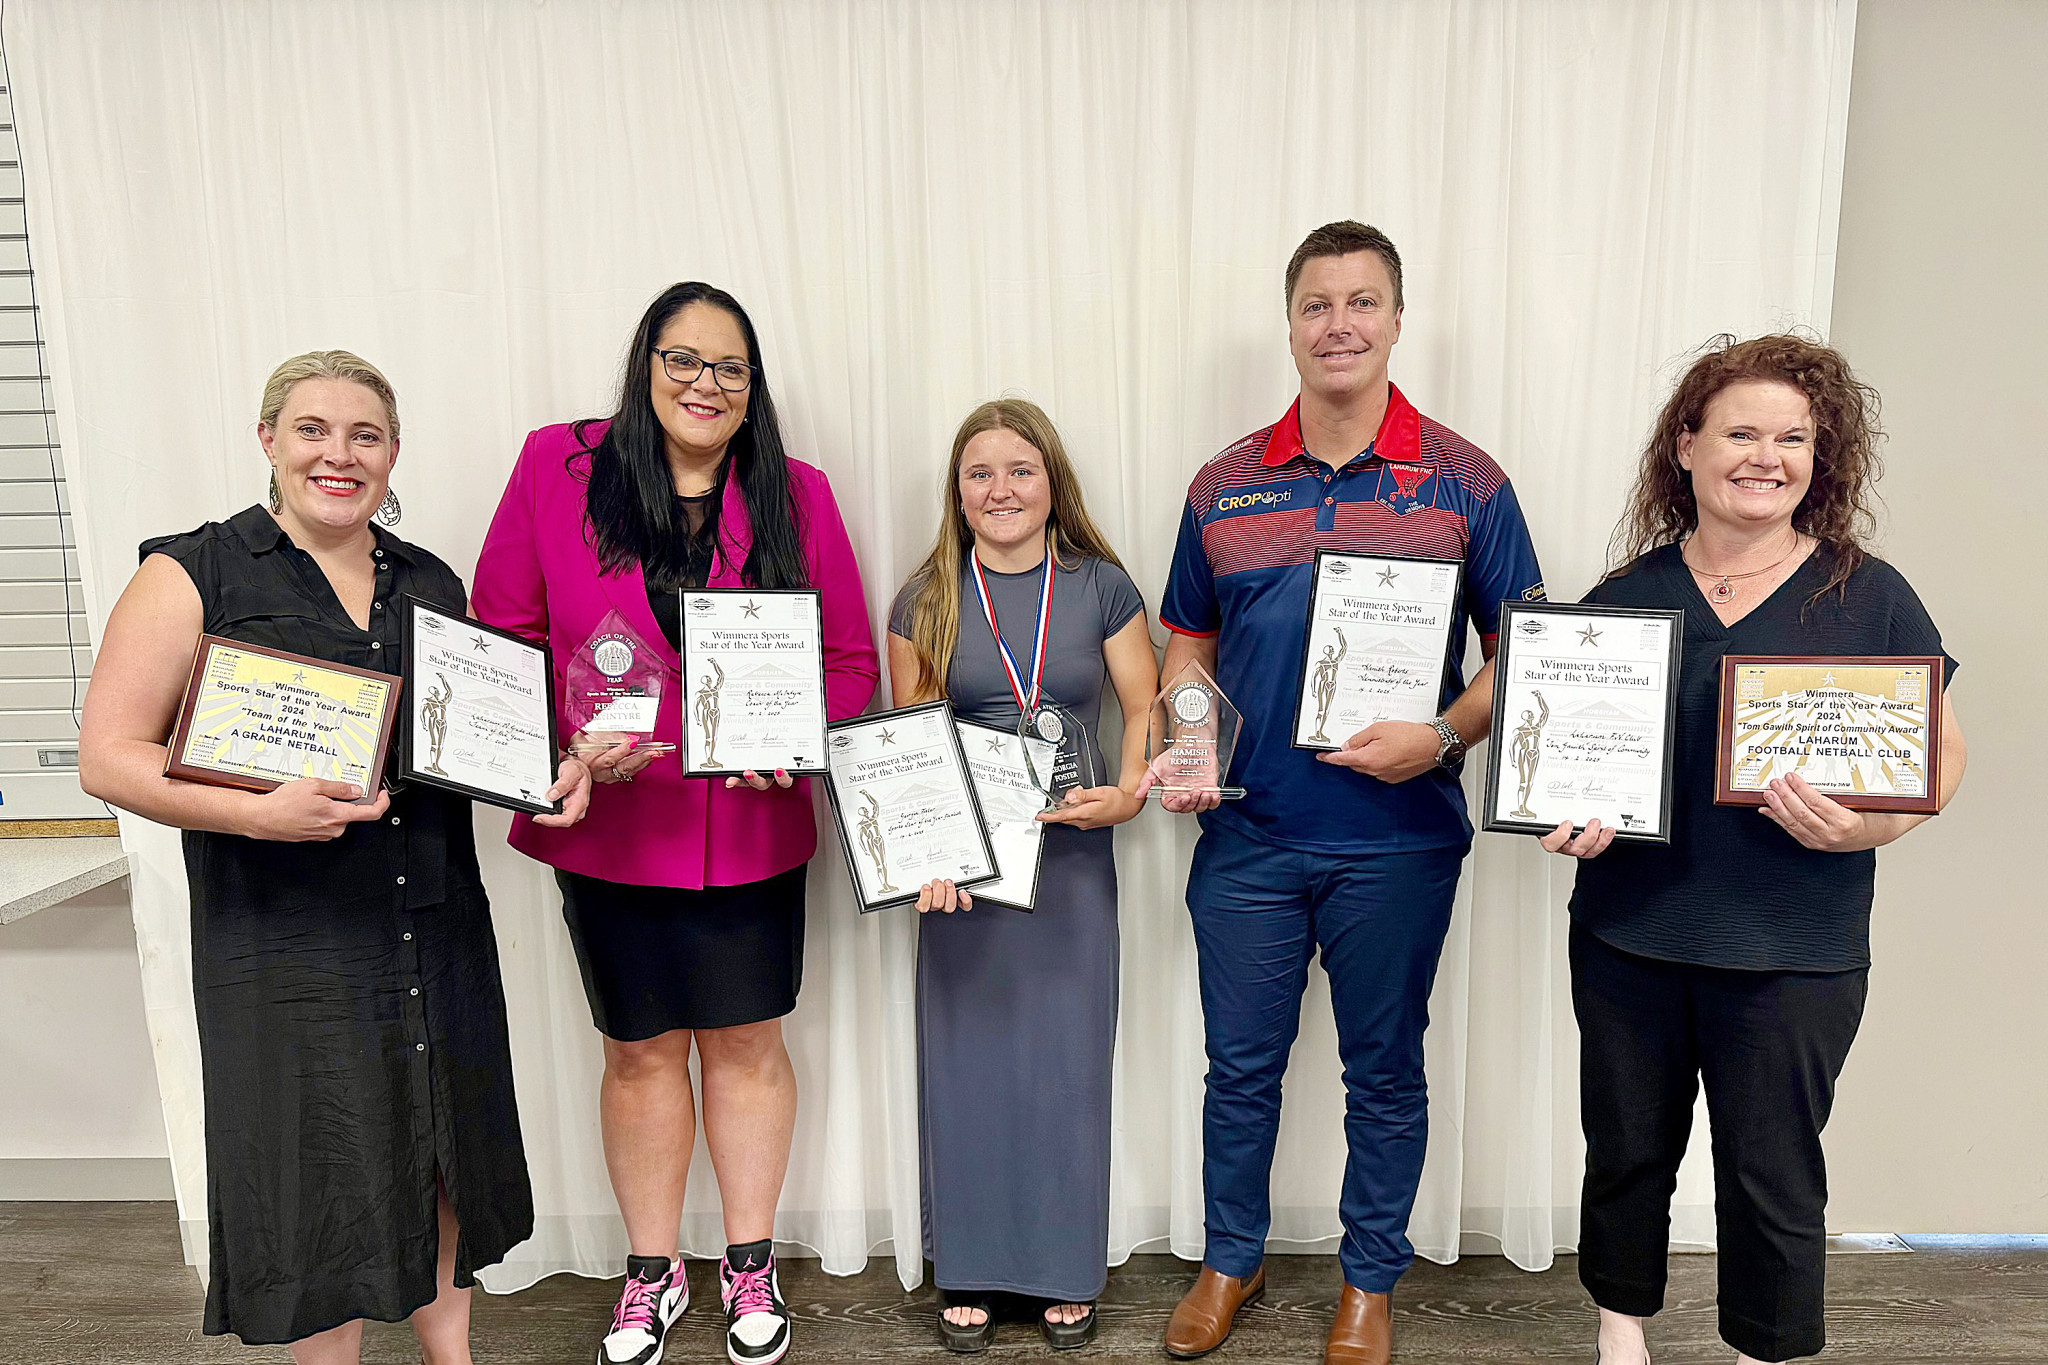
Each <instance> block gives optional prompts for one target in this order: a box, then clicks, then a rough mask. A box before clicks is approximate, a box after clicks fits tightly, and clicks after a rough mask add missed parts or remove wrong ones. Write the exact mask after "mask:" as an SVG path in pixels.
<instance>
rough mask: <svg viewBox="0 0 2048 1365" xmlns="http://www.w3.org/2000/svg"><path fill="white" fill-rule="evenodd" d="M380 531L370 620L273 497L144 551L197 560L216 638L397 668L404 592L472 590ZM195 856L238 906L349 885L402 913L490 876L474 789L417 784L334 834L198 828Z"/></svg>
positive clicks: (190, 570) (464, 599)
mask: <svg viewBox="0 0 2048 1365" xmlns="http://www.w3.org/2000/svg"><path fill="white" fill-rule="evenodd" d="M371 529H372V530H373V531H374V532H375V534H376V538H377V547H376V549H375V550H374V551H373V554H374V556H375V558H376V562H377V587H376V592H375V595H374V597H373V599H372V601H371V604H370V627H369V629H368V630H360V629H358V628H357V627H356V624H355V622H353V621H351V620H350V619H349V615H348V612H347V611H346V610H344V609H343V607H342V605H341V601H340V599H339V598H337V597H336V596H335V595H334V589H333V587H332V586H331V585H330V584H329V583H328V581H327V575H326V574H324V573H322V572H321V570H320V566H319V565H318V564H317V563H315V562H314V560H313V557H312V556H311V555H309V554H307V553H306V552H305V551H304V550H301V549H300V548H298V547H297V546H296V545H294V544H292V542H291V538H290V537H289V536H287V535H286V534H285V533H284V530H283V528H281V527H280V526H279V525H278V524H277V521H276V520H275V519H274V518H273V517H272V516H271V515H270V514H269V513H268V512H266V511H264V510H263V509H262V508H261V507H251V508H248V509H247V510H246V511H243V512H240V513H238V514H236V515H235V516H234V517H233V518H232V519H230V520H228V521H225V522H209V523H207V524H206V525H205V526H202V527H200V528H199V529H198V530H196V531H191V532H188V533H186V534H184V535H179V536H160V537H158V538H156V539H154V540H148V541H144V542H143V544H142V556H143V557H144V558H147V557H148V556H150V555H152V554H165V555H169V556H170V557H171V558H172V559H175V560H177V561H178V563H179V564H181V565H183V566H184V569H185V572H186V573H187V574H188V575H189V576H190V577H191V579H192V582H193V585H194V586H195V587H197V588H198V590H199V598H200V601H201V602H202V603H204V604H205V612H206V615H205V625H204V629H205V632H206V633H207V634H209V635H219V636H222V637H224V638H226V639H230V640H241V641H243V642H245V643H248V644H252V645H264V646H266V647H268V648H271V649H283V650H289V651H291V652H292V653H294V654H304V655H306V656H307V657H309V658H314V659H325V660H328V661H329V662H332V663H341V664H353V665H355V666H356V667H358V668H371V669H375V670H377V671H378V672H380V673H397V672H399V671H400V668H401V665H400V659H401V657H402V654H403V651H404V649H405V625H404V619H403V618H404V613H403V612H402V611H401V610H400V608H399V600H400V598H401V597H402V596H403V595H404V594H406V593H411V594H413V595H414V596H416V597H421V598H424V599H426V600H427V601H429V602H431V603H433V604H434V605H435V606H437V607H439V608H441V609H442V610H443V611H447V612H451V613H453V614H455V615H457V616H460V615H463V614H464V613H465V612H466V611H467V610H468V600H469V599H468V596H467V594H466V593H465V592H464V590H463V586H462V579H461V578H459V577H458V576H457V575H456V573H455V571H454V570H453V569H451V568H449V567H448V566H447V565H446V564H444V563H442V562H441V561H440V560H439V559H437V558H435V557H434V556H433V555H431V554H429V553H427V552H426V551H425V550H422V549H420V548H419V547H417V546H414V545H408V544H407V543H406V542H404V541H402V540H400V539H399V538H398V537H397V536H394V535H392V534H390V533H389V532H387V531H385V530H384V529H383V528H382V527H372V528H371ZM389 766H390V765H389V764H388V763H387V764H386V767H387V769H388V768H389ZM185 860H186V864H187V867H188V869H189V870H190V872H191V874H192V876H193V877H194V878H195V880H203V881H204V882H205V883H206V884H207V886H208V887H209V888H210V889H211V890H212V893H213V895H214V896H215V897H216V898H217V899H218V900H220V901H222V902H225V903H228V904H243V903H258V902H261V903H268V904H277V903H280V902H283V903H285V904H294V905H296V904H311V903H317V904H322V905H331V904H333V902H334V899H335V895H336V892H337V890H338V889H340V888H343V887H347V888H350V889H351V890H353V891H354V892H355V893H356V894H357V895H361V896H365V897H369V896H376V897H380V898H388V899H389V901H390V902H391V904H392V906H393V908H396V909H403V910H419V909H424V908H426V907H428V906H433V905H438V904H440V903H441V902H442V901H443V900H445V899H447V897H448V896H449V894H450V891H451V885H450V882H451V879H454V880H455V881H457V882H459V883H461V884H462V886H463V887H465V888H469V887H474V888H477V889H479V890H480V889H481V887H482V884H483V883H482V879H481V877H480V876H479V875H478V872H477V864H476V845H475V840H474V837H473V834H472V832H471V824H470V803H469V800H468V798H467V797H458V796H453V795H450V794H447V793H443V792H440V791H436V790H434V789H432V788H426V787H416V786H415V787H404V788H400V789H399V790H396V791H394V792H393V793H392V798H391V809H390V810H389V811H388V812H387V813H386V815H385V818H384V819H382V820H376V821H363V822H361V823H358V824H353V825H350V826H349V827H348V829H347V831H346V832H345V833H343V834H342V835H341V837H339V838H337V839H333V840H329V841H326V842H312V843H277V842H272V841H268V840H260V839H245V838H242V837H241V836H239V835H234V834H214V833H209V832H206V831H200V830H188V831H186V833H185ZM372 869H375V871H374V873H372V871H371V870H372Z"/></svg>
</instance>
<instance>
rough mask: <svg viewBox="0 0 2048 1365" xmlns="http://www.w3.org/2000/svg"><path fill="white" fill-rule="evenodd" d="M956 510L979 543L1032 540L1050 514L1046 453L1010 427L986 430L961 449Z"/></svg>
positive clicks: (1008, 543) (1010, 543) (1008, 545)
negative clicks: (1009, 429) (958, 505)
mask: <svg viewBox="0 0 2048 1365" xmlns="http://www.w3.org/2000/svg"><path fill="white" fill-rule="evenodd" d="M955 486H956V487H957V488H958V489H959V492H960V511H961V513H962V515H964V516H965V517H966V518H967V528H968V529H969V530H971V531H973V532H974V538H975V541H976V543H977V544H987V545H991V546H999V547H1001V548H1003V549H1010V548H1013V547H1016V546H1019V545H1024V544H1027V543H1031V542H1035V541H1036V540H1037V538H1038V536H1039V534H1040V533H1041V532H1043V531H1044V529H1045V521H1046V518H1047V517H1048V516H1050V515H1051V514H1052V480H1051V479H1049V478H1047V477H1046V473H1045V456H1043V455H1041V454H1039V452H1038V447H1036V446H1034V445H1032V444H1031V442H1029V441H1027V440H1025V439H1024V438H1023V437H1022V436H1019V435H1018V434H1017V433H1016V432H1014V431H1006V430H1003V429H1000V428H998V429H997V430H994V431H984V432H982V433H980V434H979V435H977V436H976V437H974V438H973V439H972V440H970V441H969V442H968V443H967V448H966V449H965V450H962V451H961V452H960V475H959V479H958V482H957V483H956V485H955Z"/></svg>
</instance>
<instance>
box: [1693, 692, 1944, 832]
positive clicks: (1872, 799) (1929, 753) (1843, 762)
mask: <svg viewBox="0 0 2048 1365" xmlns="http://www.w3.org/2000/svg"><path fill="white" fill-rule="evenodd" d="M1719 740H1720V742H1719V744H1718V746H1717V759H1716V763H1715V769H1716V772H1715V786H1714V801H1715V803H1716V804H1717V805H1724V806H1761V805H1763V804H1765V798H1764V792H1765V789H1766V788H1768V787H1769V786H1770V783H1771V780H1772V779H1773V778H1779V777H1787V776H1790V775H1792V774H1795V773H1796V774H1798V775H1799V776H1800V777H1801V778H1803V779H1804V780H1805V781H1806V782H1807V783H1808V784H1809V785H1810V786H1812V787H1813V788H1814V789H1815V790H1817V791H1819V792H1821V793H1822V794H1823V795H1825V796H1827V797H1829V798H1830V799H1831V800H1833V801H1834V802H1835V803H1836V804H1837V805H1840V806H1842V807H1844V808H1846V809H1848V810H1853V811H1895V812H1901V813H1905V814H1913V815H1933V814H1936V813H1937V812H1939V811H1940V809H1941V793H1940V780H1939V774H1940V771H1941V660H1940V659H1939V658H1937V657H1933V656H1918V655H1913V656H1897V657H1843V656H1838V655H1829V656H1820V655H1811V656H1783V657H1772V656H1766V655H1754V654H1731V655H1728V656H1727V657H1725V658H1723V659H1722V660H1721V711H1720V733H1719Z"/></svg>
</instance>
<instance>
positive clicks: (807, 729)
mask: <svg viewBox="0 0 2048 1365" xmlns="http://www.w3.org/2000/svg"><path fill="white" fill-rule="evenodd" d="M682 656H683V688H684V693H683V771H684V772H685V773H686V774H687V775H689V776H691V777H729V776H731V775H733V774H734V773H741V772H756V773H772V772H774V771H775V770H776V769H777V768H780V769H782V770H783V771H784V772H786V773H789V774H791V775H792V776H796V775H801V774H807V773H808V774H820V773H823V772H824V771H825V649H824V636H823V634H822V630H821V626H820V621H819V597H818V594H817V593H816V592H815V591H811V590H804V591H796V592H764V591H762V590H760V589H758V588H694V589H687V590H685V591H684V593H683V594H682Z"/></svg>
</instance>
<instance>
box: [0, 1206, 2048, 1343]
mask: <svg viewBox="0 0 2048 1365" xmlns="http://www.w3.org/2000/svg"><path fill="white" fill-rule="evenodd" d="M1193 1269H1194V1268H1193V1267H1192V1266H1190V1265H1189V1264H1188V1263H1186V1262H1184V1261H1180V1260H1177V1259H1175V1258H1174V1257H1171V1256H1137V1257H1133V1258H1132V1259H1131V1260H1130V1262H1129V1263H1128V1264H1126V1265H1124V1266H1121V1267H1119V1268H1118V1269H1116V1270H1114V1271H1112V1272H1110V1279H1109V1291H1108V1293H1107V1294H1106V1295H1105V1296H1104V1298H1103V1303H1102V1309H1101V1312H1102V1335H1101V1337H1100V1338H1099V1339H1098V1340H1097V1342H1096V1344H1095V1345H1094V1346H1093V1347H1091V1348H1090V1349H1088V1350H1086V1351H1082V1352H1075V1353H1073V1354H1072V1356H1071V1357H1070V1358H1071V1359H1073V1360H1076V1361H1083V1360H1085V1361H1090V1362H1123V1361H1145V1362H1147V1363H1148V1365H1158V1362H1162V1361H1164V1360H1165V1359H1166V1357H1165V1355H1164V1354H1163V1353H1162V1352H1161V1351H1160V1349H1159V1337H1160V1333H1161V1332H1162V1331H1163V1330H1164V1329H1165V1326H1166V1319H1167V1316H1168V1314H1170V1313H1171V1312H1172V1311H1173V1305H1174V1303H1175V1302H1176V1300H1177V1299H1178V1298H1179V1296H1180V1294H1181V1291H1182V1290H1183V1289H1184V1288H1185V1287H1186V1286H1187V1284H1188V1282H1189V1280H1190V1278H1191V1277H1192V1274H1193ZM1267 1276H1268V1283H1269V1285H1270V1289H1269V1291H1268V1293H1267V1296H1266V1299H1265V1302H1264V1303H1263V1304H1261V1305H1260V1306H1258V1307H1256V1308H1253V1309H1251V1310H1249V1311H1247V1312H1246V1314H1245V1315H1244V1317H1243V1318H1242V1319H1240V1321H1239V1326H1238V1329H1237V1332H1236V1333H1235V1335H1233V1336H1232V1337H1231V1339H1230V1341H1229V1342H1228V1343H1227V1344H1226V1345H1225V1346H1224V1348H1223V1349H1222V1350H1220V1351H1218V1352H1217V1353H1216V1354H1215V1355H1214V1356H1212V1357H1210V1359H1211V1360H1213V1361H1215V1362H1217V1365H1242V1363H1244V1362H1254V1361H1256V1362H1265V1361H1310V1362H1313V1361H1317V1360H1320V1358H1321V1356H1320V1352H1321V1350H1322V1338H1323V1332H1324V1330H1325V1329H1326V1327H1327V1326H1328V1323H1329V1317H1330V1312H1331V1309H1332V1307H1333V1305H1334V1303H1335V1298H1336V1293H1337V1290H1338V1276H1337V1267H1336V1263H1335V1261H1334V1260H1333V1259H1332V1258H1329V1257H1321V1256H1276V1257H1274V1258H1273V1259H1272V1260H1271V1261H1269V1262H1268V1263H1267ZM1828 1276H1829V1286H1828V1287H1829V1304H1828V1331H1829V1336H1830V1338H1831V1344H1830V1346H1829V1349H1828V1352H1827V1355H1826V1356H1825V1357H1823V1359H1827V1360H1841V1361H1882V1362H1886V1365H1914V1363H1915V1362H1929V1363H1930V1365H1932V1362H1955V1361H1973V1362H1979V1365H2043V1362H2048V1250H2021V1251H1958V1250H1940V1251H1921V1252H1915V1253H1913V1254H1911V1255H1860V1256H1835V1257H1831V1258H1830V1259H1829V1262H1828ZM690 1279H691V1284H692V1289H693V1292H694V1294H695V1306H694V1307H693V1308H692V1309H691V1311H690V1312H689V1314H687V1315H686V1316H685V1317H684V1319H683V1320H682V1324H681V1325H680V1328H679V1333H678V1335H676V1336H674V1337H672V1338H671V1339H670V1340H671V1343H672V1345H671V1347H670V1350H669V1352H668V1355H667V1357H666V1359H667V1361H668V1362H671V1363H673V1365H689V1362H698V1361H701V1362H705V1363H706V1365H712V1362H718V1361H722V1360H723V1358H724V1352H723V1349H722V1345H723V1343H722V1342H721V1341H720V1337H719V1331H718V1325H719V1324H718V1318H717V1314H716V1312H715V1306H716V1304H717V1295H716V1291H715V1286H714V1283H713V1274H712V1268H711V1266H710V1264H709V1263H708V1262H707V1263H694V1264H693V1265H692V1267H691V1274H690ZM617 1285H618V1282H617V1281H598V1280H583V1279H578V1278H576V1277H574V1276H569V1275H558V1276H555V1277H554V1278H553V1279H550V1280H547V1281H545V1282H543V1283H541V1284H539V1285H536V1286H535V1287H534V1288H532V1289H529V1290H527V1291H526V1292H525V1293H522V1294H514V1295H510V1296H507V1297H503V1298H500V1297H495V1296H491V1295H482V1294H480V1295H478V1296H477V1300H476V1328H475V1352H476V1359H477V1361H478V1363H479V1365H580V1363H581V1362H584V1361H588V1360H589V1359H590V1358H591V1353H592V1350H593V1348H594V1346H595V1344H596V1340H595V1338H596V1334H597V1332H598V1331H599V1330H601V1328H602V1325H603V1324H604V1322H605V1321H606V1320H607V1317H608V1314H609V1311H610V1307H611V1302H612V1298H613V1296H614V1295H615V1294H616V1293H617ZM1713 1288H1714V1259H1713V1258H1712V1257H1711V1256H1680V1257H1676V1258H1674V1259H1673V1263H1672V1285H1671V1295H1670V1301H1669V1306H1668V1307H1667V1308H1666V1310H1665V1311H1664V1313H1663V1315H1662V1316H1660V1317H1658V1318H1657V1319H1656V1320H1655V1322H1653V1323H1652V1324H1651V1336H1650V1345H1651V1351H1652V1354H1653V1356H1654V1357H1655V1359H1656V1360H1657V1361H1658V1362H1659V1365H1697V1363H1699V1362H1708V1361H1713V1362H1726V1361H1730V1360H1732V1359H1733V1358H1734V1353H1733V1352H1732V1351H1730V1350H1729V1349H1728V1348H1727V1347H1725V1346H1723V1345H1722V1344H1721V1343H1720V1342H1719V1340H1718V1339H1717V1338H1716V1336H1715V1332H1714V1307H1713ZM783 1292H784V1295H785V1296H786V1297H787V1298H788V1300H789V1302H790V1305H791V1307H792V1308H793V1309H794V1310H795V1313H796V1318H797V1322H796V1347H795V1350H794V1351H793V1352H792V1354H791V1356H790V1359H791V1360H792V1361H797V1362H802V1363H803V1365H837V1363H838V1362H851V1361H910V1362H938V1361H943V1360H947V1359H950V1358H951V1357H949V1356H948V1354H947V1353H946V1351H945V1350H944V1349H943V1348H941V1347H940V1346H939V1345H938V1344H937V1341H936V1339H935V1337H934V1333H933V1330H932V1326H931V1321H932V1307H931V1300H930V1291H929V1289H924V1290H920V1291H919V1292H918V1293H917V1294H915V1295H908V1296H907V1295H905V1294H904V1293H903V1291H902V1289H901V1287H900V1286H899V1285H898V1284H897V1283H896V1275H895V1267H894V1265H893V1264H892V1263H890V1262H888V1261H886V1260H878V1261H875V1262H872V1263H871V1264H870V1265H869V1268H868V1269H867V1271H866V1272H865V1273H863V1274H861V1275H857V1276H854V1277H851V1278H835V1277H833V1276H829V1275H825V1274H823V1273H822V1272H820V1271H819V1269H818V1263H817V1262H816V1261H811V1260H794V1259H792V1260H788V1261H785V1262H784V1263H783ZM200 1302H201V1295H200V1290H199V1284H198V1281H197V1279H196V1278H195V1277H194V1275H193V1273H192V1271H191V1270H190V1269H188V1268H187V1267H186V1266H184V1265H183V1264H182V1263H181V1261H180V1254H179V1249H178V1232H177V1223H176V1216H175V1213H174V1211H173V1208H172V1206H171V1205H169V1204H0V1365H129V1363H130V1362H137V1363H141V1362H151V1363H153V1362H158V1361H167V1362H185V1361H194V1362H205V1361H238V1362H250V1363H251V1365H255V1363H256V1362H283V1361H289V1359H290V1355H289V1353H288V1352H286V1351H285V1350H283V1349H282V1348H278V1347H264V1348H248V1347H243V1346H240V1345H237V1344H236V1343H235V1342H233V1341H232V1340H231V1339H223V1338H216V1337H205V1336H202V1335H200V1332H199V1318H200ZM1394 1302H1395V1316H1396V1322H1395V1332H1396V1346H1397V1352H1396V1358H1397V1359H1398V1360H1399V1361H1401V1362H1403V1365H1429V1363H1430V1362H1452V1361H1456V1362H1477V1361H1486V1362H1520V1361H1573V1362H1580V1363H1581V1365H1590V1362H1591V1361H1592V1359H1593V1349H1592V1342H1593V1326H1594V1317H1593V1310H1592V1307H1591V1305H1589V1304H1588V1303H1587V1301H1586V1297H1585V1294H1584V1293H1583V1292H1582V1291H1581V1290H1580V1288H1579V1283H1578V1278H1577V1275H1576V1273H1575V1270H1574V1267H1573V1262H1572V1261H1571V1259H1570V1258H1569V1257H1566V1258H1563V1259H1561V1260H1560V1261H1559V1262H1558V1264H1557V1266H1556V1268H1554V1269H1552V1270H1550V1271H1548V1272H1547V1273H1544V1274H1541V1275H1531V1274H1528V1273H1526V1272H1523V1271H1520V1270H1517V1269H1515V1268H1514V1267H1513V1266H1511V1265H1510V1264H1508V1262H1507V1261H1505V1260H1503V1259H1501V1258H1500V1257H1497V1256H1473V1257H1467V1258H1466V1259H1464V1260H1463V1261H1460V1262H1459V1263H1458V1264H1457V1265H1454V1266H1436V1265H1430V1264H1428V1263H1426V1262H1418V1263H1417V1264H1416V1267H1415V1269H1414V1270H1413V1271H1412V1272H1410V1274H1409V1275H1408V1277H1407V1278H1406V1279H1405V1280H1403V1281H1402V1284H1401V1287H1400V1289H1398V1290H1397V1291H1396V1292H1395V1299H1394ZM1050 1356H1051V1352H1049V1351H1048V1350H1047V1349H1046V1348H1045V1346H1044V1344H1043V1343H1042V1342H1041V1341H1040V1340H1039V1337H1038V1333H1037V1332H1036V1330H1034V1329H1033V1328H1032V1327H1031V1326H1029V1325H1028V1324H1025V1323H1018V1324H1014V1325H1011V1324H1005V1325H1004V1327H1003V1328H1002V1331H1001V1334H1000V1336H999V1337H998V1340H997V1343H996V1347H995V1349H994V1350H993V1351H991V1352H990V1353H989V1354H988V1355H987V1356H985V1357H984V1359H986V1360H989V1361H991V1362H994V1361H998V1360H1023V1359H1032V1360H1040V1361H1044V1360H1048V1359H1049V1358H1050ZM363 1358H364V1360H365V1361H367V1362H372V1363H373V1365H398V1363H400V1362H403V1363H404V1365H411V1362H413V1361H414V1360H416V1358H417V1356H416V1352H415V1351H414V1349H413V1343H412V1334H411V1333H410V1332H409V1331H408V1330H407V1329H406V1328H405V1327H403V1326H386V1325H383V1324H372V1326H371V1328H370V1331H369V1332H368V1333H367V1334H366V1344H365V1349H364V1354H363Z"/></svg>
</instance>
